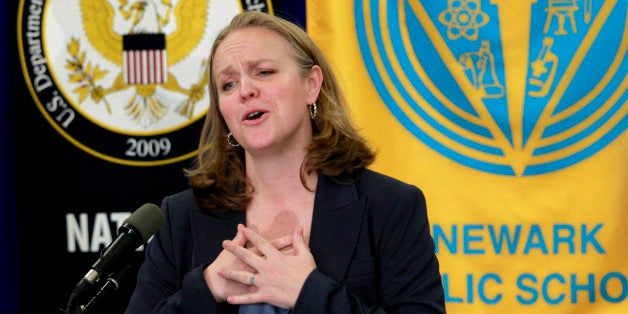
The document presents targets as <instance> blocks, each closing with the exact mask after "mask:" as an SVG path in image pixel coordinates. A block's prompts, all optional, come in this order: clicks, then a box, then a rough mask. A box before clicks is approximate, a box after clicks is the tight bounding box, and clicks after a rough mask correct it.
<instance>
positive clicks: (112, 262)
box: [68, 203, 164, 309]
mask: <svg viewBox="0 0 628 314" xmlns="http://www.w3.org/2000/svg"><path fill="white" fill-rule="evenodd" d="M163 223H164V215H163V213H162V212H161V209H160V208H159V207H158V206H157V205H154V204H150V203H148V204H144V205H142V206H141V207H140V208H138V209H137V210H136V211H135V212H133V213H132V214H131V215H130V216H129V217H128V218H127V219H125V220H124V222H123V223H122V226H120V228H118V237H117V238H116V239H115V240H114V241H113V242H111V244H109V245H108V246H107V247H106V248H105V249H104V250H103V251H101V254H100V258H99V259H98V260H97V261H96V263H94V265H92V267H91V268H90V270H89V271H88V272H87V274H85V276H84V277H83V279H81V281H79V283H78V284H77V285H76V288H75V289H74V291H73V292H72V295H71V297H70V302H69V303H68V309H70V308H71V307H75V306H77V304H74V303H76V302H80V298H81V297H82V294H84V293H85V290H87V289H88V288H90V287H91V286H93V285H94V284H95V283H96V282H98V280H99V279H100V278H101V277H102V278H107V277H109V276H110V275H111V274H113V273H114V272H116V271H118V270H119V269H120V268H122V267H123V266H124V265H125V264H126V260H127V259H128V257H129V256H130V255H131V253H133V251H135V250H136V249H137V248H138V247H140V246H141V245H142V244H144V243H146V242H148V240H149V239H150V237H152V236H153V235H154V234H155V233H156V232H157V230H158V229H159V228H160V227H161V225H162V224H163Z"/></svg>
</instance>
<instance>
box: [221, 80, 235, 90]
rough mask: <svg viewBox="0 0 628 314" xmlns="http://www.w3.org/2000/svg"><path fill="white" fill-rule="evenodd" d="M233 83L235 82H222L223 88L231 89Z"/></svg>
mask: <svg viewBox="0 0 628 314" xmlns="http://www.w3.org/2000/svg"><path fill="white" fill-rule="evenodd" d="M233 85H235V82H227V83H224V84H222V90H223V91H226V90H230V89H231V87H233Z"/></svg>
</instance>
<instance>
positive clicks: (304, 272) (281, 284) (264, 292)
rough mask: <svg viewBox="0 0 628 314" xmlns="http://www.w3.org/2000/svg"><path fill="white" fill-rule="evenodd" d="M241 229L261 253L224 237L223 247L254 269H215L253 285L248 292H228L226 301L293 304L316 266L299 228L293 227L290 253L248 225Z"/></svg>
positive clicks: (223, 275) (282, 306) (278, 304)
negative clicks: (239, 293)
mask: <svg viewBox="0 0 628 314" xmlns="http://www.w3.org/2000/svg"><path fill="white" fill-rule="evenodd" d="M243 231H244V235H245V236H246V238H247V239H248V240H249V243H250V244H252V245H253V246H255V247H257V249H258V250H259V251H260V252H261V254H262V256H259V255H257V254H255V253H253V252H251V250H248V249H246V248H245V247H243V246H241V245H238V244H237V243H235V242H233V241H231V240H225V241H224V242H223V247H224V248H225V249H226V250H228V251H229V252H231V253H233V254H234V255H236V256H237V257H238V258H240V259H241V260H242V261H243V262H244V263H246V264H248V265H249V266H251V267H252V268H253V269H255V270H256V271H257V273H255V274H253V273H251V272H246V271H241V270H234V269H225V268H223V269H221V270H219V271H218V275H219V276H221V277H223V278H225V279H230V280H234V281H238V282H241V283H243V284H252V285H254V286H255V287H257V289H253V292H251V293H246V294H241V295H231V296H228V297H227V302H229V303H232V304H253V303H268V304H272V305H275V306H278V307H281V308H285V309H291V308H293V307H294V305H295V303H296V301H297V298H298V297H299V293H300V292H301V288H302V287H303V284H304V283H305V280H306V279H307V277H308V276H309V275H310V273H311V272H312V270H314V269H315V268H316V263H315V262H314V256H312V253H310V250H309V249H308V247H307V246H306V244H305V239H304V237H303V228H297V229H295V231H294V232H293V234H292V249H293V250H292V251H293V254H286V253H285V252H280V251H279V250H278V249H277V248H275V247H274V246H273V245H272V244H271V243H270V242H269V241H268V240H266V239H265V238H264V237H262V236H261V235H259V234H257V233H256V232H255V231H253V230H251V229H249V228H244V230H243Z"/></svg>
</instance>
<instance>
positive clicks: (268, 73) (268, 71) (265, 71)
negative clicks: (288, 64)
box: [258, 70, 275, 76]
mask: <svg viewBox="0 0 628 314" xmlns="http://www.w3.org/2000/svg"><path fill="white" fill-rule="evenodd" d="M273 73H275V71H273V70H261V71H259V72H258V74H259V75H261V76H268V75H271V74H273Z"/></svg>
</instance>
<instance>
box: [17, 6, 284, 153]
mask: <svg viewBox="0 0 628 314" xmlns="http://www.w3.org/2000/svg"><path fill="white" fill-rule="evenodd" d="M243 10H257V11H263V12H267V13H271V14H272V6H271V3H270V1H251V0H247V1H244V0H243V1H234V0H212V1H206V0H179V1H177V0H74V1H61V0H47V1H45V0H30V1H25V0H23V1H21V2H20V8H19V13H20V15H19V17H18V34H19V50H20V58H21V62H22V69H23V72H24V76H25V78H26V81H27V85H28V87H29V90H30V92H31V94H32V96H33V99H34V100H35V103H36V104H37V106H38V108H39V110H40V111H41V112H42V114H43V115H44V117H45V118H46V120H48V122H49V123H50V124H51V125H52V126H53V127H54V129H55V130H56V131H57V132H59V133H60V134H61V135H62V136H63V137H65V138H66V139H67V140H69V141H70V142H71V143H72V144H74V145H75V146H77V147H78V148H80V149H82V150H83V151H85V152H87V153H89V154H90V155H93V156H95V157H97V158H101V159H104V160H107V161H110V162H113V163H118V164H125V165H132V166H156V165H164V164H168V163H173V162H177V161H181V160H185V159H188V158H190V157H192V156H194V155H195V153H196V146H197V144H198V132H199V130H200V129H201V127H202V123H203V121H202V120H203V117H204V116H205V114H206V112H207V109H208V107H209V105H210V104H209V97H208V83H209V82H208V80H209V76H208V69H209V68H208V64H207V59H208V56H209V49H210V47H211V43H212V40H213V38H214V37H215V35H216V33H217V32H218V31H219V30H220V29H221V28H222V27H224V26H226V25H227V23H228V22H229V20H230V19H231V17H233V16H234V15H236V14H238V13H239V12H241V11H243Z"/></svg>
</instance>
